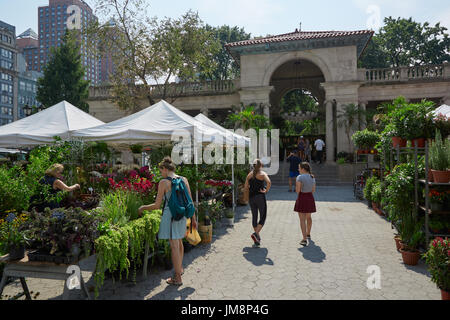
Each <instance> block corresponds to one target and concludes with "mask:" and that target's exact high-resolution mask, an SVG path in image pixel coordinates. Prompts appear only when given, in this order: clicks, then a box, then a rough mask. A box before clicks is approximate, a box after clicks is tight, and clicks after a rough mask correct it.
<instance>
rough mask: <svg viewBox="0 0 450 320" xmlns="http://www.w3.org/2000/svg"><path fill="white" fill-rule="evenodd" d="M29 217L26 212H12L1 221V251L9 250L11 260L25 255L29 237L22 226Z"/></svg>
mask: <svg viewBox="0 0 450 320" xmlns="http://www.w3.org/2000/svg"><path fill="white" fill-rule="evenodd" d="M27 219H28V217H27V215H26V214H21V215H19V216H16V215H15V213H12V212H11V213H10V214H8V216H7V217H6V219H5V220H4V221H0V246H2V248H0V251H5V252H8V253H9V259H10V260H20V259H22V258H23V257H24V256H25V245H26V244H27V238H26V237H25V233H24V231H23V230H22V227H23V225H24V223H25V222H26V220H27Z"/></svg>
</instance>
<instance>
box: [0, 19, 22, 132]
mask: <svg viewBox="0 0 450 320" xmlns="http://www.w3.org/2000/svg"><path fill="white" fill-rule="evenodd" d="M17 76H18V69H17V48H16V27H14V26H12V25H10V24H7V23H5V22H3V21H0V125H4V124H7V123H10V122H13V121H14V120H17V81H18V77H17Z"/></svg>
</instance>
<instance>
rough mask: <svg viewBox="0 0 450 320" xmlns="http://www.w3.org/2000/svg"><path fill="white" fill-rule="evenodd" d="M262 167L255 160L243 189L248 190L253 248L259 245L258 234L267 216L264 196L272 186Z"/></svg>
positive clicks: (260, 163) (257, 160)
mask: <svg viewBox="0 0 450 320" xmlns="http://www.w3.org/2000/svg"><path fill="white" fill-rule="evenodd" d="M262 167H263V164H262V162H261V160H259V159H256V160H255V161H254V163H253V170H252V171H251V172H250V173H249V174H248V175H247V179H246V180H245V185H244V188H246V189H249V204H250V209H251V210H252V226H253V230H254V233H253V234H252V235H251V236H250V237H251V238H252V240H253V242H254V243H255V246H259V245H260V244H261V236H260V232H261V229H262V228H263V226H264V223H265V221H266V216H267V200H266V194H267V193H268V192H269V190H270V186H271V184H272V183H271V181H270V178H269V176H268V175H267V173H265V172H264V171H263V170H262ZM265 184H266V186H265ZM258 211H259V221H258Z"/></svg>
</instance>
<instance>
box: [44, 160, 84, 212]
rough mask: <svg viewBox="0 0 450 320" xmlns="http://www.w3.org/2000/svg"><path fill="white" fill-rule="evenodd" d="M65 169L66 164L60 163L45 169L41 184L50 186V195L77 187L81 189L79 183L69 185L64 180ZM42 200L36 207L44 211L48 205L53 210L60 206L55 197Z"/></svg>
mask: <svg viewBox="0 0 450 320" xmlns="http://www.w3.org/2000/svg"><path fill="white" fill-rule="evenodd" d="M63 171H64V166H63V165H62V164H60V163H55V164H53V165H51V166H50V168H48V169H47V170H46V171H45V175H44V177H43V178H42V179H41V180H39V183H40V184H42V185H46V186H50V196H56V195H57V194H58V192H60V191H69V192H70V191H74V190H76V189H80V185H79V184H74V185H72V186H70V187H69V186H67V185H66V184H65V183H64V182H63V181H62V179H63V178H62V173H63ZM35 199H37V198H35ZM40 200H41V203H40V204H38V205H37V206H36V209H38V211H43V210H44V209H45V208H47V207H48V208H50V209H51V210H53V209H56V208H59V207H60V204H59V202H58V201H57V200H55V199H51V200H46V199H40Z"/></svg>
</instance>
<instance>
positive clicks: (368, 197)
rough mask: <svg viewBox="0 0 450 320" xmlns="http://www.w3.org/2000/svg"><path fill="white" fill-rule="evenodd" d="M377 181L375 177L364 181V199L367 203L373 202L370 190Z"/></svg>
mask: <svg viewBox="0 0 450 320" xmlns="http://www.w3.org/2000/svg"><path fill="white" fill-rule="evenodd" d="M379 181H380V180H379V179H378V178H377V177H375V176H373V177H370V178H368V179H367V181H366V185H365V187H364V191H363V192H364V198H366V200H367V201H369V202H371V201H373V197H372V190H373V188H374V186H375V184H376V183H379Z"/></svg>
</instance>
